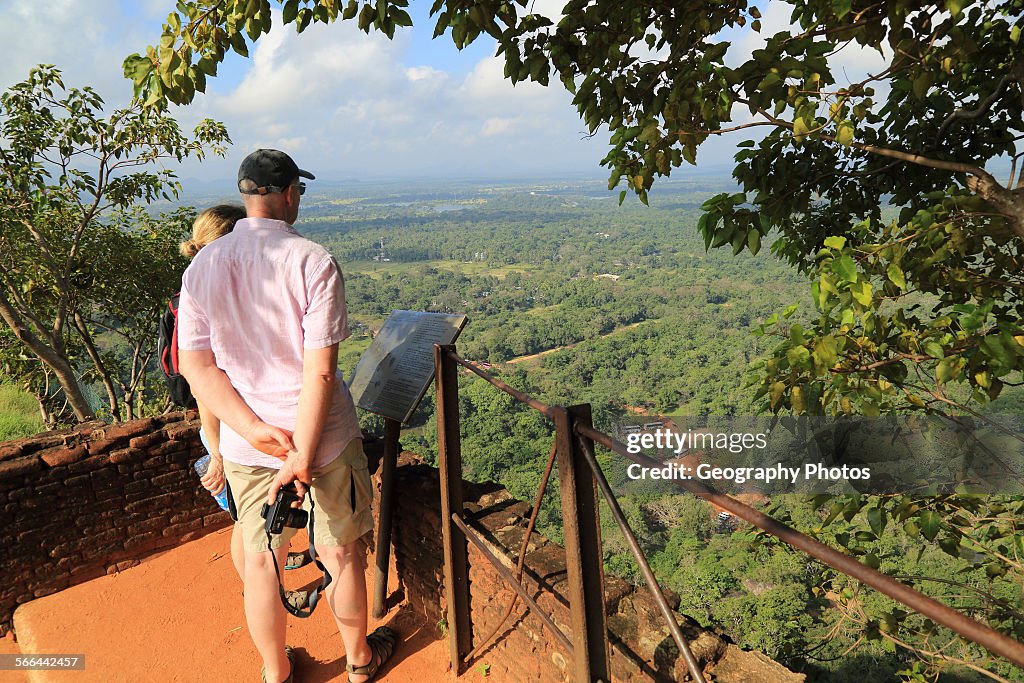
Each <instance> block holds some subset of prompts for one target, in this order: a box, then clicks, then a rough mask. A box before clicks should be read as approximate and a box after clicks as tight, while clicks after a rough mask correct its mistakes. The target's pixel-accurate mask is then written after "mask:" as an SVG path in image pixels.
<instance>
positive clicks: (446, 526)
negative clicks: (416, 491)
mask: <svg viewBox="0 0 1024 683" xmlns="http://www.w3.org/2000/svg"><path fill="white" fill-rule="evenodd" d="M449 352H452V353H454V352H455V347H454V346H451V345H444V346H442V345H440V344H435V345H434V372H435V385H436V387H437V469H438V470H439V474H440V477H441V537H442V541H443V544H444V593H445V601H446V603H447V608H448V609H447V615H446V617H447V620H448V649H449V654H450V655H451V665H452V671H453V672H454V673H455V674H456V675H458V674H459V673H461V666H462V658H463V657H464V656H465V655H466V654H467V653H468V652H469V650H470V648H471V646H472V625H471V623H470V618H469V560H468V557H467V547H466V536H465V535H464V534H463V533H462V530H461V529H459V528H458V527H457V526H455V524H454V522H452V513H455V514H457V515H460V516H461V515H462V509H463V508H462V448H461V441H460V438H459V377H458V374H457V370H458V365H457V364H456V363H455V361H453V360H452V359H451V357H450V356H449V355H448V353H449Z"/></svg>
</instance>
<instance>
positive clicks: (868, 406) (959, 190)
mask: <svg viewBox="0 0 1024 683" xmlns="http://www.w3.org/2000/svg"><path fill="white" fill-rule="evenodd" d="M275 4H280V5H282V6H283V14H282V18H283V21H284V23H285V24H293V25H294V26H295V28H296V30H297V31H299V32H302V31H303V30H304V29H305V28H306V27H307V26H308V25H309V24H310V23H311V22H323V23H331V22H334V21H337V20H355V21H356V22H357V23H358V26H359V27H360V28H361V29H362V30H364V31H366V32H369V31H371V30H379V31H382V32H384V33H385V34H386V35H388V36H392V35H393V34H394V32H395V30H396V27H398V26H405V25H408V24H409V23H410V18H409V15H408V13H407V12H406V11H405V9H403V8H404V7H406V6H407V5H408V3H407V2H406V0H397V1H394V2H391V1H389V0H378V1H377V2H375V3H370V2H364V3H361V2H358V1H357V0H349V2H348V3H347V4H346V3H343V2H340V1H336V0H286V1H282V2H279V3H275ZM527 4H528V3H527V2H526V0H516V2H477V1H475V0H436V2H434V4H433V6H432V8H431V13H432V15H433V16H436V24H435V31H434V33H435V36H440V35H443V34H446V33H447V34H449V35H450V37H451V39H452V40H453V41H454V43H455V45H456V46H457V47H459V48H462V47H464V46H465V45H467V44H468V43H471V42H473V41H474V40H475V39H476V38H478V37H479V36H482V35H487V36H490V37H491V38H493V39H494V40H496V41H497V45H498V53H499V54H501V55H503V56H504V59H505V75H506V77H507V78H508V79H509V80H511V81H512V82H518V81H524V80H528V79H529V80H533V81H536V82H539V83H542V84H545V85H546V84H548V82H549V79H550V76H551V75H556V76H557V78H558V79H559V80H560V82H561V83H562V84H563V86H564V87H565V88H567V89H568V90H569V91H570V92H572V93H573V94H574V96H575V99H574V104H575V105H576V107H577V109H578V111H579V114H580V116H581V118H582V119H583V121H584V122H585V123H586V125H587V127H588V128H589V129H590V131H591V132H597V131H598V130H599V129H600V128H601V127H605V128H607V130H608V131H609V132H610V134H611V139H610V147H611V148H610V150H609V152H608V155H607V156H606V157H605V159H604V160H603V163H604V164H605V165H607V166H608V167H609V168H610V169H611V171H612V173H611V178H610V182H609V187H614V186H616V185H618V184H619V183H620V182H621V181H623V180H624V181H625V183H626V185H627V186H628V188H629V189H631V190H633V191H634V192H636V193H637V194H639V196H640V198H641V199H642V200H644V201H646V199H647V193H648V191H649V190H650V188H651V187H652V184H653V183H654V180H655V178H656V177H658V176H668V175H670V174H671V173H672V171H673V169H674V168H677V167H679V166H680V165H682V164H683V163H684V162H686V163H690V164H696V162H697V151H698V149H699V147H700V145H701V144H703V143H704V142H705V141H706V140H707V139H708V138H710V137H712V136H716V135H722V134H725V133H729V132H734V131H738V130H744V129H757V130H760V131H766V134H765V135H764V137H763V138H761V139H760V140H759V141H753V140H751V141H748V142H746V143H744V145H745V147H744V148H743V149H742V150H741V151H740V152H739V153H738V154H737V156H736V162H737V165H736V167H735V170H734V176H735V177H736V179H737V180H738V181H739V182H740V183H741V189H742V191H740V192H735V193H731V194H730V193H727V194H721V195H718V196H716V197H715V198H713V199H712V200H710V201H708V203H707V204H706V205H705V210H706V215H705V217H704V218H702V220H701V222H700V226H699V228H700V231H701V232H702V234H703V235H704V237H705V240H706V245H707V246H708V248H715V247H731V248H732V250H733V251H734V252H736V253H738V252H740V251H742V250H744V249H747V250H749V251H751V252H757V251H758V250H759V249H760V248H761V245H762V242H763V240H765V239H769V238H774V242H773V244H772V249H773V251H774V252H776V253H777V254H778V255H780V256H781V257H783V258H785V259H787V260H789V261H790V262H792V263H793V264H795V265H796V266H798V267H799V268H800V269H802V270H803V271H805V272H807V273H808V274H809V275H810V277H811V279H812V281H813V282H814V298H815V300H816V304H817V306H818V309H819V311H818V313H819V318H818V320H817V321H815V323H814V324H813V325H811V326H809V327H808V328H807V329H802V328H801V329H799V330H796V331H795V332H794V331H793V330H792V329H791V328H790V327H789V326H788V325H785V324H784V322H785V321H781V322H779V324H777V325H775V326H771V327H770V330H769V331H771V332H772V333H776V334H779V336H780V337H781V339H782V342H781V344H780V346H779V348H778V349H777V351H776V353H775V358H774V362H770V363H768V364H766V366H765V367H764V372H763V381H762V386H761V393H762V395H764V396H765V397H766V400H767V401H768V402H769V403H770V405H771V408H772V409H773V410H781V409H791V410H793V411H795V412H798V413H802V412H808V413H825V412H841V411H842V412H861V413H866V414H875V413H879V412H884V411H889V410H892V409H928V410H937V411H948V410H951V409H952V408H954V407H957V406H963V405H965V404H966V403H969V402H970V401H974V402H986V401H988V400H990V399H992V398H994V397H996V396H998V395H999V392H1000V390H1001V388H1002V386H1003V385H1004V383H1005V382H1006V381H1009V378H1011V377H1016V376H1017V374H1018V373H1019V372H1020V371H1021V369H1024V329H1022V327H1021V324H1020V317H1021V313H1022V310H1024V308H1022V306H1024V304H1022V303H1021V297H1020V293H1021V289H1022V287H1024V280H1022V279H1021V272H1022V266H1024V246H1022V245H1024V179H1021V178H1020V177H1018V176H1017V174H1016V173H1015V171H1016V168H1017V162H1018V161H1019V160H1020V157H1021V154H1022V153H1020V152H1019V142H1020V141H1021V139H1022V135H1024V125H1022V123H1021V122H1022V115H1024V92H1022V82H1024V58H1022V57H1021V56H1020V55H1021V54H1022V53H1024V52H1022V50H1021V30H1022V28H1024V18H1022V10H1024V2H1021V1H1020V0H1006V1H1003V2H994V3H981V2H971V1H970V0H956V1H953V0H946V1H945V2H939V3H926V2H914V1H911V0H897V1H895V2H885V3H878V2H870V1H869V0H859V1H850V0H845V1H837V0H815V1H813V2H807V3H799V4H797V5H796V6H795V8H794V10H793V15H792V24H793V26H792V28H791V29H790V30H786V31H781V32H779V33H776V34H775V35H772V36H767V35H766V36H764V38H765V39H766V44H765V46H764V47H763V48H761V49H758V50H754V52H753V54H752V55H750V57H749V59H746V61H743V62H742V63H741V64H734V63H732V62H731V61H730V54H729V53H730V47H731V44H730V42H728V41H725V40H722V39H720V34H721V33H722V32H723V31H725V30H730V31H732V32H734V33H738V35H739V36H740V37H745V35H744V34H743V31H751V32H761V31H762V26H761V12H760V11H759V9H758V8H757V7H756V6H755V5H753V4H750V3H748V2H746V1H745V0H738V1H734V2H725V3H706V2H692V1H691V2H665V1H656V2H650V3H621V2H617V3H612V2H592V1H591V0H571V1H570V2H567V3H566V5H565V7H564V9H563V16H562V18H561V19H560V20H559V21H558V23H557V24H554V23H553V22H552V21H551V20H549V19H547V18H545V17H542V16H539V15H536V14H530V13H527V12H526V11H525V10H524V9H522V8H525V7H526V6H527ZM271 5H272V3H271V2H269V1H268V0H216V1H213V0H201V1H197V2H179V3H178V5H177V10H176V12H174V13H172V14H171V15H170V17H169V19H168V23H167V24H166V25H165V26H164V32H163V35H162V37H161V41H160V45H159V47H152V48H150V49H149V50H148V51H147V53H146V54H145V55H132V56H131V57H129V58H128V59H126V60H125V74H126V75H127V76H128V77H129V78H131V79H132V80H133V81H134V83H135V85H136V89H137V93H138V94H139V96H140V97H141V98H143V99H144V100H145V101H146V102H147V103H150V104H163V103H165V102H166V101H167V100H170V101H171V102H178V103H182V102H189V101H191V100H192V98H193V97H194V94H195V92H196V91H203V90H204V88H205V82H206V77H207V76H213V75H215V74H216V70H217V64H218V63H219V62H220V61H222V60H223V58H224V55H225V53H226V51H227V50H229V49H233V50H234V51H236V52H238V53H239V54H242V55H246V54H247V38H248V40H250V41H254V40H257V39H258V38H259V37H260V36H261V35H263V34H264V33H266V32H268V31H269V30H270V28H271ZM517 5H518V7H517ZM859 48H866V49H872V50H876V51H878V52H879V53H880V54H881V55H883V56H884V57H885V58H886V60H887V62H888V65H887V67H886V68H884V69H882V70H881V71H880V72H879V73H877V74H873V75H868V76H866V77H864V78H863V79H861V80H859V81H856V82H847V80H845V79H844V77H843V74H842V73H838V72H837V71H836V70H834V68H833V64H834V63H835V59H834V58H833V56H834V55H836V54H841V53H842V51H843V50H856V49H859ZM997 159H1003V160H1009V161H1011V162H1012V166H1013V170H1012V171H1011V172H1010V173H1009V178H1008V181H1007V182H1000V180H999V179H997V177H996V175H995V174H994V172H992V171H990V170H986V169H987V168H988V167H990V166H991V162H992V161H993V160H997ZM624 195H625V192H623V195H622V196H624ZM890 204H891V205H892V206H894V207H895V211H894V212H893V213H894V215H884V211H883V210H884V209H885V207H886V206H887V205H890ZM959 387H965V389H963V390H959Z"/></svg>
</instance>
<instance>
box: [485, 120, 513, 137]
mask: <svg viewBox="0 0 1024 683" xmlns="http://www.w3.org/2000/svg"><path fill="white" fill-rule="evenodd" d="M514 123H515V120H514V119H506V118H500V117H493V118H489V119H487V120H486V121H484V126H483V129H482V130H481V131H480V135H481V136H482V137H485V138H490V137H494V136H495V135H505V134H506V133H509V132H511V131H512V126H513V124H514Z"/></svg>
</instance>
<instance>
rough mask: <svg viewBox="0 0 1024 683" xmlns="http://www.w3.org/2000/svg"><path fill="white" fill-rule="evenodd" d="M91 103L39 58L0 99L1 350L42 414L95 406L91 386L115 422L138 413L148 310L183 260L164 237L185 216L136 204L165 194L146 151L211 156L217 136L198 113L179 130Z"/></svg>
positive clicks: (175, 231)
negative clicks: (189, 129)
mask: <svg viewBox="0 0 1024 683" xmlns="http://www.w3.org/2000/svg"><path fill="white" fill-rule="evenodd" d="M102 107H103V100H102V99H101V98H100V96H99V95H98V94H97V93H96V92H95V91H94V90H92V88H89V87H85V88H81V89H79V88H66V87H65V86H64V83H63V82H62V80H61V74H60V71H59V70H58V69H56V68H55V67H53V66H50V65H42V66H40V67H38V68H35V69H33V70H32V71H31V72H30V73H29V76H28V78H27V79H26V80H25V81H23V82H21V83H18V84H17V85H14V86H12V87H11V88H10V89H8V90H7V92H5V93H4V94H3V95H2V96H0V138H2V143H0V225H2V230H0V264H2V267H0V317H2V319H3V321H4V323H5V325H6V328H7V330H8V331H9V332H10V336H12V337H13V338H14V339H15V340H16V341H17V343H16V344H14V343H4V344H3V345H2V352H0V361H2V362H3V365H4V371H5V374H6V375H7V376H9V377H16V378H17V379H18V380H19V383H20V384H22V385H23V386H25V387H26V388H27V389H29V390H30V391H32V392H33V393H35V394H36V396H37V397H38V398H39V400H40V406H41V407H42V408H43V412H44V414H45V415H46V416H47V421H48V422H49V423H51V424H53V423H54V422H57V421H61V420H63V419H65V418H67V417H71V416H73V418H74V419H76V420H79V421H81V420H86V419H89V418H91V417H93V416H94V410H93V408H92V407H91V406H90V402H89V400H88V398H87V393H88V391H89V388H88V385H89V384H91V383H98V384H99V385H101V386H102V387H103V391H104V392H105V393H106V394H107V407H108V409H109V411H110V415H111V417H113V418H114V419H120V418H123V417H131V416H132V415H133V414H134V413H135V412H136V411H137V409H138V405H139V400H140V397H139V394H138V393H137V390H138V388H139V387H140V386H142V384H143V378H144V375H145V366H146V364H147V362H148V359H149V356H150V355H151V354H152V347H153V345H154V343H155V339H154V337H155V334H154V333H153V329H154V325H153V321H154V320H155V319H156V315H157V314H158V312H159V310H160V308H159V307H160V305H162V303H163V302H164V301H165V298H166V296H167V293H168V292H172V291H174V288H175V287H176V285H177V283H176V282H175V279H176V276H177V275H179V274H180V272H181V269H182V267H183V265H184V264H183V263H182V262H181V260H180V258H179V257H177V256H176V255H175V252H176V246H175V245H174V242H175V241H176V239H177V238H178V237H180V234H181V230H182V227H183V225H184V221H185V220H186V216H185V214H182V213H178V214H175V215H174V216H166V217H162V218H160V219H156V218H152V217H149V216H147V215H145V214H144V213H142V212H141V211H138V210H136V209H135V207H136V206H137V204H138V203H140V202H149V201H151V200H153V199H156V198H158V197H164V198H170V197H172V196H176V194H177V192H178V189H179V186H178V184H177V182H176V181H175V177H174V174H173V172H171V171H169V170H166V169H162V170H155V169H151V166H152V165H153V164H154V163H155V162H158V161H159V160H162V159H175V160H178V161H180V160H181V159H184V158H185V157H190V156H191V157H197V158H202V157H203V156H204V154H205V153H206V152H207V151H208V150H209V151H213V152H215V153H218V154H223V152H224V149H225V147H224V146H225V144H226V143H228V142H229V139H228V137H227V133H226V131H225V129H224V127H223V125H221V124H219V123H216V122H214V121H211V120H205V121H204V122H203V123H201V124H200V125H199V126H198V127H197V128H196V129H195V131H194V133H193V135H191V136H189V135H186V134H184V133H182V132H181V130H180V128H179V127H178V124H177V123H176V122H175V121H174V120H173V119H172V118H170V117H169V116H167V115H165V114H162V113H160V112H157V111H154V110H152V109H145V108H143V107H142V106H140V105H138V104H135V105H132V106H129V107H127V108H124V109H119V110H116V111H114V112H113V113H112V114H111V115H110V116H109V117H103V116H102V114H101V109H102ZM100 337H103V338H100ZM116 339H120V340H121V341H122V342H124V344H125V345H124V346H123V348H121V349H118V348H117V345H116V344H114V341H115V340H116ZM8 340H9V337H8ZM125 358H127V360H125ZM68 413H70V415H68Z"/></svg>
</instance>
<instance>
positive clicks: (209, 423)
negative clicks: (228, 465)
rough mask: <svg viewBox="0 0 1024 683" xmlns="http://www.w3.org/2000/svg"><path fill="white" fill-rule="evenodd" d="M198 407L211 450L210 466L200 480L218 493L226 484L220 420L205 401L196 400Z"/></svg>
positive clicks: (210, 490)
mask: <svg viewBox="0 0 1024 683" xmlns="http://www.w3.org/2000/svg"><path fill="white" fill-rule="evenodd" d="M196 407H197V408H199V420H200V421H201V422H202V423H203V434H204V435H205V436H206V443H207V445H208V446H209V450H210V467H209V468H208V469H207V470H206V474H205V475H203V478H202V479H201V480H200V481H202V484H203V487H204V488H205V489H206V490H207V491H209V492H210V493H212V494H214V495H217V494H218V493H220V492H221V491H223V490H224V486H225V479H224V460H223V459H222V458H221V455H220V420H219V419H218V418H217V416H216V415H214V414H213V411H211V410H210V409H209V408H207V407H206V405H205V404H204V403H202V402H200V401H196Z"/></svg>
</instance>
